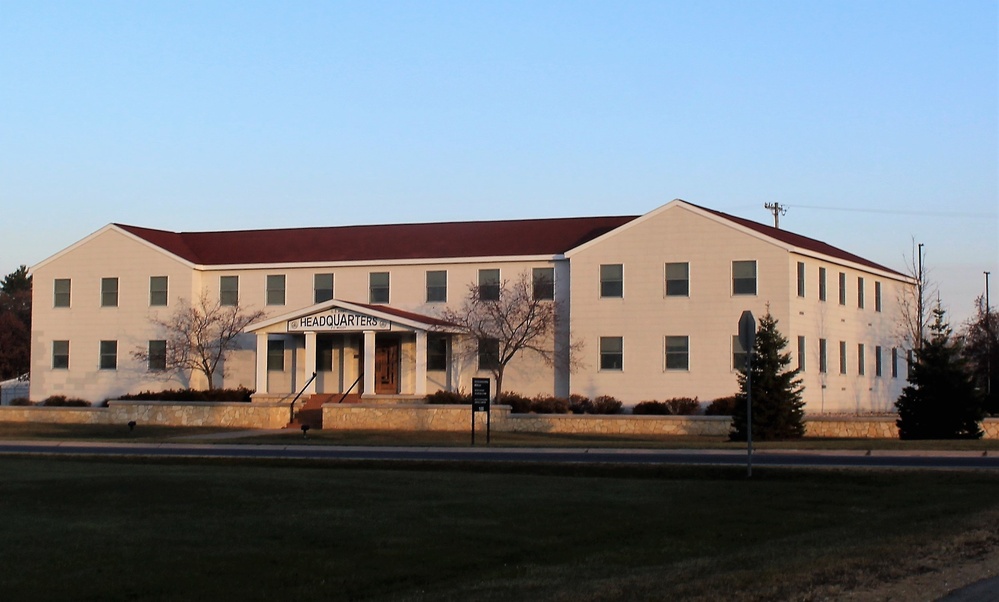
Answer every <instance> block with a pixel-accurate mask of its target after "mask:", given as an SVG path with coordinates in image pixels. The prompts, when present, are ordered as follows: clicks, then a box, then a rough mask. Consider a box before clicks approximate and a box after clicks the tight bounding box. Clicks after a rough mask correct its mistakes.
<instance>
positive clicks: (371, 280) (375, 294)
mask: <svg viewBox="0 0 999 602" xmlns="http://www.w3.org/2000/svg"><path fill="white" fill-rule="evenodd" d="M368 302H369V303H388V302H389V273H388V272H371V273H370V274H368Z"/></svg>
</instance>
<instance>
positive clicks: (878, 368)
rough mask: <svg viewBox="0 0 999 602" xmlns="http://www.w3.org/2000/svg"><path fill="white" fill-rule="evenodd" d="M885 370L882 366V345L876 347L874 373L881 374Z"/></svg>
mask: <svg viewBox="0 0 999 602" xmlns="http://www.w3.org/2000/svg"><path fill="white" fill-rule="evenodd" d="M882 372H883V369H882V366H881V345H878V346H876V347H875V348H874V375H875V376H881V375H882Z"/></svg>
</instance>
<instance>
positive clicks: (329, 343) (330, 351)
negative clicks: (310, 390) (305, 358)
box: [316, 337, 337, 372]
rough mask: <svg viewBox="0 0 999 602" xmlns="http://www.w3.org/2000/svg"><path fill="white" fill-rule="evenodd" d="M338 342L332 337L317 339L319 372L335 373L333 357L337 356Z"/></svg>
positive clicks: (317, 365)
mask: <svg viewBox="0 0 999 602" xmlns="http://www.w3.org/2000/svg"><path fill="white" fill-rule="evenodd" d="M336 347H337V342H336V341H335V340H333V338H332V337H316V370H317V371H319V372H332V371H333V357H334V355H335V354H336Z"/></svg>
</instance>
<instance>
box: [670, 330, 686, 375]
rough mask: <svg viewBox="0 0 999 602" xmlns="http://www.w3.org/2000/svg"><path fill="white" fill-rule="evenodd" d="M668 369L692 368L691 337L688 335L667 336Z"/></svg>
mask: <svg viewBox="0 0 999 602" xmlns="http://www.w3.org/2000/svg"><path fill="white" fill-rule="evenodd" d="M666 369H667V370H689V369H690V338H689V337H686V336H668V337H666Z"/></svg>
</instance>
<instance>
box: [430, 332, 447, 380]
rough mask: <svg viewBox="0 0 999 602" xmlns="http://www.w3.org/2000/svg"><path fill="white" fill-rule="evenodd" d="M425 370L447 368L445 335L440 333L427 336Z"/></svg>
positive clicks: (440, 370)
mask: <svg viewBox="0 0 999 602" xmlns="http://www.w3.org/2000/svg"><path fill="white" fill-rule="evenodd" d="M427 370H432V371H438V372H443V371H445V370H447V337H446V336H444V335H440V334H431V335H428V336H427Z"/></svg>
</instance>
